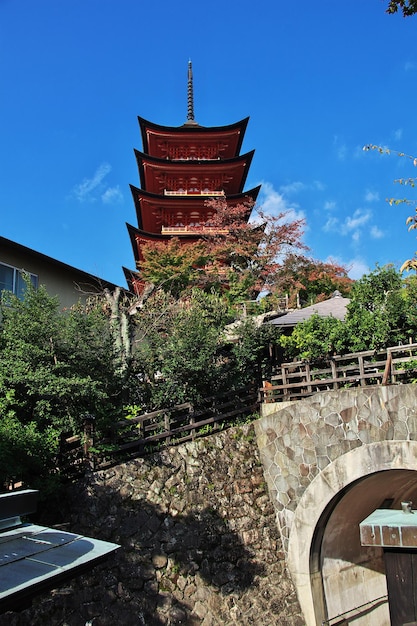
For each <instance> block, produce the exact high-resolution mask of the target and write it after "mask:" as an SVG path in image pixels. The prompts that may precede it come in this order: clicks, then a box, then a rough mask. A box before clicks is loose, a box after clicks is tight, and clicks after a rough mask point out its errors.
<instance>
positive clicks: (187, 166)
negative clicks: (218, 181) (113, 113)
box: [134, 149, 255, 189]
mask: <svg viewBox="0 0 417 626" xmlns="http://www.w3.org/2000/svg"><path fill="white" fill-rule="evenodd" d="M134 153H135V156H136V163H137V166H138V171H139V178H140V182H141V185H142V187H146V186H147V185H146V177H145V167H144V166H145V164H147V165H149V166H150V167H151V168H152V167H154V168H156V169H158V167H159V168H164V170H166V169H167V164H168V167H169V170H170V172H176V171H177V172H178V173H181V172H184V171H191V169H192V168H193V169H194V168H196V167H201V168H204V170H206V171H207V172H210V171H213V170H214V171H215V170H216V169H217V170H218V169H221V170H222V172H224V171H225V169H227V168H229V169H231V168H233V166H234V165H235V166H236V165H239V164H242V165H243V166H244V167H243V168H242V172H241V174H242V175H241V179H240V181H239V187H240V189H243V187H244V185H245V182H246V178H247V176H248V172H249V168H250V166H251V163H252V159H253V155H254V154H255V150H250V151H249V152H246V153H245V154H240V155H238V156H235V157H232V158H230V159H223V160H220V159H213V160H210V159H207V160H199V159H198V160H197V159H196V160H192V161H167V160H166V159H161V158H159V157H154V156H150V155H149V154H146V153H145V152H141V151H140V150H136V149H135V150H134Z"/></svg>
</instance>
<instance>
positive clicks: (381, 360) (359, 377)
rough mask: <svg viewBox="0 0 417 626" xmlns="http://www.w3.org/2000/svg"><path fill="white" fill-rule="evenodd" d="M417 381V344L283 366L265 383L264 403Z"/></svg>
mask: <svg viewBox="0 0 417 626" xmlns="http://www.w3.org/2000/svg"><path fill="white" fill-rule="evenodd" d="M413 361H416V368H413ZM416 378H417V343H412V344H409V345H405V346H395V347H391V348H387V349H385V350H379V351H375V350H367V351H364V352H356V353H353V354H344V355H341V356H334V357H332V358H329V359H328V360H326V361H324V362H322V363H320V364H314V363H308V362H305V361H294V362H291V363H282V364H281V366H280V368H279V371H277V372H276V374H275V375H273V376H272V377H271V379H270V380H269V381H265V382H264V384H263V387H262V389H261V390H260V393H261V402H282V401H286V400H300V399H302V398H305V397H307V396H311V395H312V394H313V393H316V392H318V391H326V390H331V389H345V388H348V387H358V386H360V387H364V386H366V385H387V384H396V383H405V382H412V381H413V379H416Z"/></svg>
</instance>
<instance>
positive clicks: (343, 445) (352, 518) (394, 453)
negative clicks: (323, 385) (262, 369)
mask: <svg viewBox="0 0 417 626" xmlns="http://www.w3.org/2000/svg"><path fill="white" fill-rule="evenodd" d="M255 428H256V434H257V441H258V446H259V449H260V454H261V459H262V462H263V465H264V471H265V477H266V481H267V484H268V488H269V492H270V494H271V499H272V502H273V504H274V507H275V510H276V513H277V520H278V525H279V529H280V533H281V538H282V542H283V547H284V551H285V553H286V558H287V563H288V566H289V568H290V571H291V574H292V577H293V580H294V582H295V584H296V587H297V593H298V597H299V600H300V603H301V606H302V609H303V611H304V616H305V619H306V623H307V624H308V625H311V626H313V625H315V624H321V622H322V621H323V620H326V619H329V618H332V617H335V616H337V615H340V614H343V613H349V615H352V614H353V615H354V616H355V619H353V618H352V620H351V621H350V622H348V623H352V624H356V625H358V626H359V625H360V626H365V625H366V626H372V625H373V624H375V623H378V624H380V626H383V625H385V624H386V625H387V626H388V625H389V616H388V608H387V603H386V601H385V602H384V601H382V600H381V601H379V602H376V603H375V605H374V607H373V608H372V609H371V608H370V607H368V608H367V609H366V610H365V609H363V610H360V609H358V607H359V606H360V605H362V604H366V603H368V602H369V601H371V600H377V599H378V598H380V597H381V596H383V595H384V594H385V593H386V584H385V574H384V567H383V562H382V553H381V552H380V551H379V552H378V550H376V551H375V550H370V549H367V548H362V547H361V546H360V541H359V528H358V526H359V522H360V521H362V520H363V519H364V518H365V517H367V515H369V514H370V513H371V512H372V511H373V510H374V509H375V508H378V507H379V506H381V504H382V503H383V502H384V501H387V500H391V501H392V502H391V506H392V507H393V508H399V507H400V505H399V503H400V501H401V500H402V499H404V497H406V496H407V495H408V496H410V499H411V500H413V498H414V501H415V502H417V474H416V472H415V470H416V469H417V444H416V441H415V440H416V438H417V437H416V435H417V387H416V386H414V385H398V386H392V387H369V388H363V389H362V388H358V389H346V390H342V391H334V392H333V391H330V392H324V393H318V394H315V395H314V396H312V397H310V398H308V399H306V400H303V401H299V402H293V403H287V404H286V405H284V406H282V407H280V405H272V404H269V405H265V406H264V411H263V417H262V418H261V419H260V420H259V421H258V422H257V423H256V424H255ZM368 609H369V610H368Z"/></svg>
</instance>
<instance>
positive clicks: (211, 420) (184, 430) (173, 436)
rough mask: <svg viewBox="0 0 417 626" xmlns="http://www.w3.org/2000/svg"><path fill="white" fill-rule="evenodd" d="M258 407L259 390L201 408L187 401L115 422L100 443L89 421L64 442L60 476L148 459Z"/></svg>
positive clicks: (232, 395)
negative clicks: (148, 456)
mask: <svg viewBox="0 0 417 626" xmlns="http://www.w3.org/2000/svg"><path fill="white" fill-rule="evenodd" d="M258 408H259V394H258V392H257V390H256V388H255V387H243V388H240V389H235V390H232V391H228V392H226V393H222V394H217V395H215V396H211V397H209V398H205V400H204V401H203V402H202V403H201V405H200V407H199V409H194V408H193V406H192V404H191V403H189V402H187V403H184V404H181V405H177V406H174V407H172V408H169V409H161V410H159V411H152V412H150V413H143V414H140V415H136V416H134V417H132V418H130V419H125V420H121V421H118V422H115V423H114V424H113V426H112V427H111V430H110V432H109V433H108V436H107V437H102V438H100V439H97V438H95V437H94V432H93V430H92V423H91V421H89V422H88V423H86V425H85V433H84V435H83V437H79V436H75V437H63V440H62V442H61V453H60V462H59V466H60V471H61V472H62V473H63V474H64V475H66V476H68V477H70V478H71V477H76V476H77V475H80V474H82V473H83V472H84V471H85V469H86V467H90V468H92V469H103V468H105V467H107V466H109V465H112V464H114V463H115V462H117V460H121V459H123V460H126V459H128V458H131V457H135V456H139V455H142V454H146V453H149V452H152V451H155V450H157V449H159V448H160V447H161V446H167V445H174V444H175V445H176V444H179V443H183V442H185V441H190V440H194V439H197V438H199V437H204V436H206V435H208V434H211V433H214V432H217V431H219V430H223V429H224V428H227V427H229V426H231V425H232V424H236V423H237V422H239V421H240V420H244V419H246V418H247V417H249V416H250V415H252V414H254V413H255V412H256V411H257V410H258Z"/></svg>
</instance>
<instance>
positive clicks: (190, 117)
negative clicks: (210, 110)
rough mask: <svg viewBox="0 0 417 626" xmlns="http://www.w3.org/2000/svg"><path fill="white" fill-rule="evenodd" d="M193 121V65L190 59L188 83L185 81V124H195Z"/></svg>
mask: <svg viewBox="0 0 417 626" xmlns="http://www.w3.org/2000/svg"><path fill="white" fill-rule="evenodd" d="M196 123H197V122H196V121H195V119H194V86H193V65H192V63H191V59H190V60H189V61H188V81H187V122H186V124H196Z"/></svg>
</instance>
